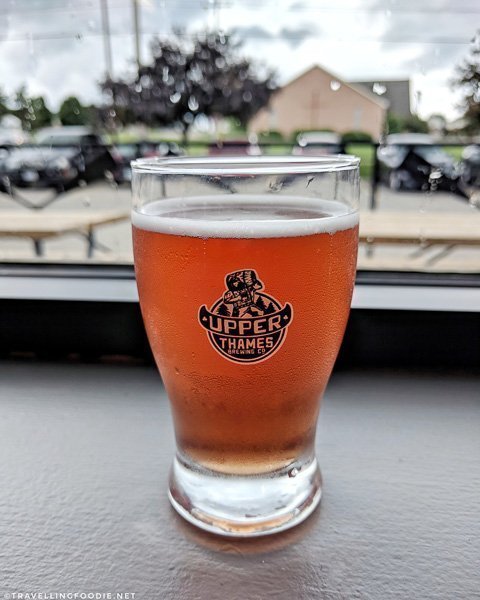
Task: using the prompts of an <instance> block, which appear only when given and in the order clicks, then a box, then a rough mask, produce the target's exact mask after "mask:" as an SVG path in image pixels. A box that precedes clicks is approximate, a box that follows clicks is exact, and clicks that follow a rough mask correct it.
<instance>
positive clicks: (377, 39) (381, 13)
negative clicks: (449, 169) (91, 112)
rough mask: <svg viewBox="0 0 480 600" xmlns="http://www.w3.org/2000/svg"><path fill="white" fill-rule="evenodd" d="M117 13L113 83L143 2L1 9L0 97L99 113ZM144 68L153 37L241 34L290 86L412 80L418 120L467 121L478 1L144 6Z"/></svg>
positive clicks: (223, 0) (175, 0) (58, 0)
mask: <svg viewBox="0 0 480 600" xmlns="http://www.w3.org/2000/svg"><path fill="white" fill-rule="evenodd" d="M102 2H105V3H106V4H107V6H108V14H109V22H110V31H111V37H110V39H111V47H112V57H113V75H114V76H115V77H121V76H126V75H128V73H129V72H132V70H133V69H134V38H133V18H132V14H133V12H132V4H133V0H0V90H1V91H3V92H4V93H7V94H10V93H12V92H13V91H14V90H15V89H17V88H18V87H19V86H20V85H22V84H25V85H26V87H27V90H28V92H29V93H30V94H32V95H40V94H41V95H44V96H45V97H46V99H47V101H48V103H49V105H50V107H51V108H52V109H54V110H55V109H57V108H58V105H59V103H60V102H61V100H62V99H63V98H65V97H66V96H68V95H72V94H73V95H77V96H78V97H79V98H80V99H81V100H82V101H84V102H98V101H99V100H100V94H99V89H98V82H99V81H100V80H101V79H102V77H103V76H104V75H105V72H106V60H105V53H104V38H103V36H102V19H101V4H102ZM137 2H138V6H139V14H140V30H141V58H142V61H143V62H145V63H146V62H148V61H149V58H150V51H149V47H150V43H151V40H152V38H153V37H154V36H156V35H160V36H168V35H169V33H171V32H172V30H173V29H175V28H177V29H178V28H181V29H182V30H183V31H184V32H185V33H186V37H187V38H188V35H189V34H191V33H192V32H196V31H204V30H205V29H206V28H210V29H213V28H220V29H222V30H223V31H226V32H234V33H235V35H236V37H237V39H239V40H241V42H242V44H243V45H242V53H243V54H244V55H246V56H248V57H249V58H252V59H255V60H256V61H258V62H260V63H262V64H264V65H267V66H270V67H272V68H274V69H275V70H276V72H277V74H278V82H279V83H280V84H283V83H285V82H287V81H288V80H289V79H291V78H293V77H295V76H296V75H297V74H299V73H300V72H302V71H304V70H306V69H307V68H309V67H310V66H312V65H314V64H319V65H321V66H323V67H324V68H326V69H327V70H329V71H331V72H332V73H334V74H335V75H336V76H338V77H339V78H341V79H343V80H345V81H355V80H376V79H379V80H384V79H408V78H409V79H410V80H411V83H412V98H411V102H412V108H413V109H414V110H415V111H416V112H418V114H419V115H420V116H421V117H423V118H426V117H428V116H429V115H431V114H433V113H441V114H444V115H445V116H446V117H447V118H448V119H454V118H456V117H457V116H459V114H460V113H459V109H458V103H459V95H458V93H454V92H453V91H452V89H451V85H450V80H451V78H452V75H453V73H454V69H455V65H457V64H458V63H459V62H461V61H462V59H463V58H464V57H465V56H467V54H468V50H469V45H470V42H471V40H472V39H473V37H474V35H475V33H476V30H477V29H480V4H479V3H478V1H477V0H423V1H422V2H419V1H418V0H137Z"/></svg>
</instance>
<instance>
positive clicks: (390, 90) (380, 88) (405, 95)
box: [352, 79, 412, 119]
mask: <svg viewBox="0 0 480 600" xmlns="http://www.w3.org/2000/svg"><path fill="white" fill-rule="evenodd" d="M352 84H353V85H355V86H362V87H364V88H365V89H367V90H368V91H369V92H373V93H374V94H377V95H379V96H381V97H382V98H384V99H385V100H387V102H388V110H389V112H392V113H393V114H394V115H396V116H398V117H403V118H404V119H408V117H411V116H412V111H411V108H410V81H408V79H407V80H397V81H380V80H377V81H355V82H352Z"/></svg>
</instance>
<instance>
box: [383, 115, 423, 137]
mask: <svg viewBox="0 0 480 600" xmlns="http://www.w3.org/2000/svg"><path fill="white" fill-rule="evenodd" d="M404 131H408V132H410V133H428V123H427V122H426V121H423V120H422V119H420V117H419V116H418V115H410V116H409V117H406V118H405V117H401V116H399V115H396V114H394V113H390V112H389V113H388V114H387V133H402V132H404Z"/></svg>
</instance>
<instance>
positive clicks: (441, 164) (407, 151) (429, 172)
mask: <svg viewBox="0 0 480 600" xmlns="http://www.w3.org/2000/svg"><path fill="white" fill-rule="evenodd" d="M377 157H378V161H379V166H380V180H381V181H383V182H384V183H385V184H386V185H388V186H389V187H390V188H391V189H393V190H428V189H431V188H432V182H435V187H436V189H440V190H445V191H449V192H454V193H459V194H460V195H464V194H463V192H462V191H461V189H460V187H461V186H460V169H459V168H458V166H457V164H456V163H455V161H454V159H453V158H452V157H451V156H450V155H449V154H448V153H447V152H445V151H444V150H443V149H442V147H441V146H438V145H436V144H435V142H434V141H433V140H432V138H431V137H430V136H429V135H426V134H419V133H396V134H392V135H389V136H387V139H386V143H385V144H384V145H383V146H380V147H379V148H378V151H377Z"/></svg>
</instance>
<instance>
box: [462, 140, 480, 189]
mask: <svg viewBox="0 0 480 600" xmlns="http://www.w3.org/2000/svg"><path fill="white" fill-rule="evenodd" d="M460 170H461V173H462V175H461V177H462V181H463V182H464V183H465V184H466V185H471V186H473V187H480V144H471V145H470V146H467V147H466V148H464V150H463V152H462V162H461V163H460Z"/></svg>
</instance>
